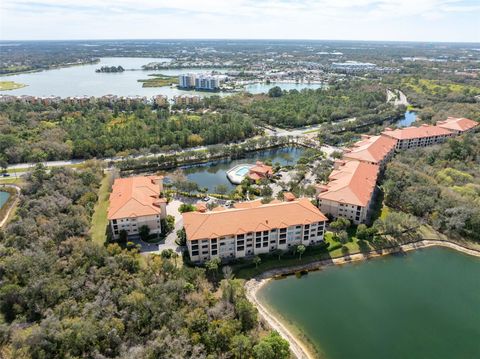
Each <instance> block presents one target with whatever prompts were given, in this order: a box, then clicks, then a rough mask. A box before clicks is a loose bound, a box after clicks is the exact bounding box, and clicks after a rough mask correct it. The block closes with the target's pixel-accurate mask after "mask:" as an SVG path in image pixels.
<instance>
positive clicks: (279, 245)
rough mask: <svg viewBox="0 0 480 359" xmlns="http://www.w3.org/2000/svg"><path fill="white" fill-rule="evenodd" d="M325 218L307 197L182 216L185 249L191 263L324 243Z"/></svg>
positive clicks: (253, 202) (236, 206)
mask: <svg viewBox="0 0 480 359" xmlns="http://www.w3.org/2000/svg"><path fill="white" fill-rule="evenodd" d="M326 221H327V218H326V217H325V216H324V215H323V214H322V213H321V212H320V211H319V210H318V208H317V207H315V206H314V205H313V204H312V203H311V202H310V200H308V199H306V198H301V199H295V198H294V197H293V198H292V197H290V200H289V201H287V202H280V201H278V200H275V201H272V202H270V203H269V204H262V203H261V201H259V200H258V201H250V202H244V203H239V204H236V205H235V206H234V208H228V209H227V208H223V207H220V208H216V209H213V210H212V211H205V210H203V211H201V212H188V213H184V214H183V222H184V227H185V232H186V235H187V247H188V252H189V254H190V258H191V259H192V261H194V262H204V261H206V260H209V259H211V258H220V259H232V258H243V257H248V256H253V255H257V254H262V253H268V252H272V251H274V250H276V249H281V250H287V249H289V248H290V247H292V246H295V245H298V244H304V245H306V246H307V245H312V244H318V243H320V242H322V241H323V235H324V232H325V223H326Z"/></svg>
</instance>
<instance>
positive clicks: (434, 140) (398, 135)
mask: <svg viewBox="0 0 480 359" xmlns="http://www.w3.org/2000/svg"><path fill="white" fill-rule="evenodd" d="M382 136H387V137H389V138H393V139H395V140H397V145H396V149H397V150H406V149H409V148H417V147H427V146H433V145H436V144H438V143H442V142H444V141H445V140H447V139H448V138H449V137H452V136H454V133H453V132H451V131H450V130H447V129H445V128H442V127H439V126H431V125H427V124H424V125H421V126H420V127H406V128H402V129H397V130H392V129H390V128H387V129H385V131H383V132H382Z"/></svg>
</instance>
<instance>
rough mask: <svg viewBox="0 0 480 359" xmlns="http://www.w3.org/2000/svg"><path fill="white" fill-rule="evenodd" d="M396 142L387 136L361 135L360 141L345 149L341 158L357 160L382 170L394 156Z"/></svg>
mask: <svg viewBox="0 0 480 359" xmlns="http://www.w3.org/2000/svg"><path fill="white" fill-rule="evenodd" d="M396 145H397V140H396V139H394V138H391V137H387V136H368V135H362V140H361V141H358V142H356V143H355V144H354V145H353V146H352V147H350V148H348V149H346V150H345V151H344V153H343V158H344V159H347V160H358V161H361V162H365V163H370V164H372V165H378V166H380V168H383V167H384V166H385V164H386V163H387V162H388V161H389V160H390V159H391V158H392V156H393V155H394V154H395V147H396Z"/></svg>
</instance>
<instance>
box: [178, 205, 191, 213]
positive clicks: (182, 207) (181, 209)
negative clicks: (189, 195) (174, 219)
mask: <svg viewBox="0 0 480 359" xmlns="http://www.w3.org/2000/svg"><path fill="white" fill-rule="evenodd" d="M178 211H179V212H180V213H185V212H193V211H195V206H194V205H193V204H189V203H182V204H181V205H180V207H178Z"/></svg>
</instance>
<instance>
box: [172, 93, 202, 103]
mask: <svg viewBox="0 0 480 359" xmlns="http://www.w3.org/2000/svg"><path fill="white" fill-rule="evenodd" d="M173 102H174V103H175V105H192V104H196V103H199V102H200V96H196V95H193V96H191V95H177V96H174V97H173Z"/></svg>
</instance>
